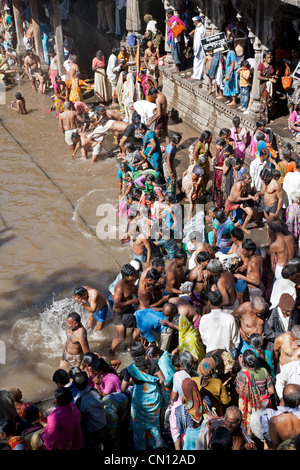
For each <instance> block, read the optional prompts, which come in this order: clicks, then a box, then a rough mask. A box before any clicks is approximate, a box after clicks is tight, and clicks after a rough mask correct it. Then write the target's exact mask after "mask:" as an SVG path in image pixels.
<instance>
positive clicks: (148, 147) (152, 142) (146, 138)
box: [138, 123, 162, 173]
mask: <svg viewBox="0 0 300 470" xmlns="http://www.w3.org/2000/svg"><path fill="white" fill-rule="evenodd" d="M138 130H139V131H140V133H141V134H142V135H143V148H142V153H143V154H144V155H145V156H146V157H147V160H148V162H149V163H150V165H151V168H153V169H154V170H156V171H158V172H159V173H162V154H161V149H160V143H159V141H158V139H157V137H156V134H155V132H154V131H151V130H150V129H147V126H146V125H145V124H142V123H140V124H139V126H138Z"/></svg>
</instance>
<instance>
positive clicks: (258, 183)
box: [249, 158, 269, 191]
mask: <svg viewBox="0 0 300 470" xmlns="http://www.w3.org/2000/svg"><path fill="white" fill-rule="evenodd" d="M267 163H269V162H268V160H267V161H266V162H263V163H262V162H261V160H260V158H255V159H254V160H253V161H252V162H251V163H250V167H249V173H250V176H251V178H252V180H251V188H254V189H255V190H256V191H260V190H261V188H262V184H263V181H262V179H261V177H260V176H259V175H260V172H261V170H263V169H264V167H265V166H266V164H267Z"/></svg>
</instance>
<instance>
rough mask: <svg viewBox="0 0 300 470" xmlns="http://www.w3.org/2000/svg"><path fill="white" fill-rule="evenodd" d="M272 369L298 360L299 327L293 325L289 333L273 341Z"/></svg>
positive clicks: (299, 347) (299, 355)
mask: <svg viewBox="0 0 300 470" xmlns="http://www.w3.org/2000/svg"><path fill="white" fill-rule="evenodd" d="M273 354H274V369H275V371H276V369H277V365H278V363H279V364H280V366H284V365H285V364H288V363H289V362H293V361H299V360H300V325H295V326H293V328H292V329H291V331H287V332H286V333H283V334H282V335H279V336H277V338H276V339H275V341H274V350H273Z"/></svg>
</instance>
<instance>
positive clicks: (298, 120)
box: [289, 104, 300, 142]
mask: <svg viewBox="0 0 300 470" xmlns="http://www.w3.org/2000/svg"><path fill="white" fill-rule="evenodd" d="M289 129H290V131H291V133H292V134H293V136H294V139H295V140H296V141H297V142H300V104H297V106H296V107H295V109H294V111H293V112H292V114H291V116H290V118H289Z"/></svg>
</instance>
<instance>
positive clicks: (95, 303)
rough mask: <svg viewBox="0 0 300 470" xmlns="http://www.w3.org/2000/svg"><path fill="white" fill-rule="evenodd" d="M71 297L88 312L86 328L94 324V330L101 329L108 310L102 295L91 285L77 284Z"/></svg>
mask: <svg viewBox="0 0 300 470" xmlns="http://www.w3.org/2000/svg"><path fill="white" fill-rule="evenodd" d="M73 299H74V300H75V301H76V302H77V303H78V304H79V305H82V306H83V307H84V308H85V309H86V310H87V311H88V312H89V318H88V324H87V328H88V329H89V328H93V326H95V325H96V328H95V330H97V331H100V330H102V329H103V327H104V325H105V320H106V317H107V312H108V305H107V303H106V300H105V298H104V297H103V295H102V294H100V292H99V291H98V290H97V289H94V288H92V287H88V286H78V287H76V288H75V290H74V295H73Z"/></svg>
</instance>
